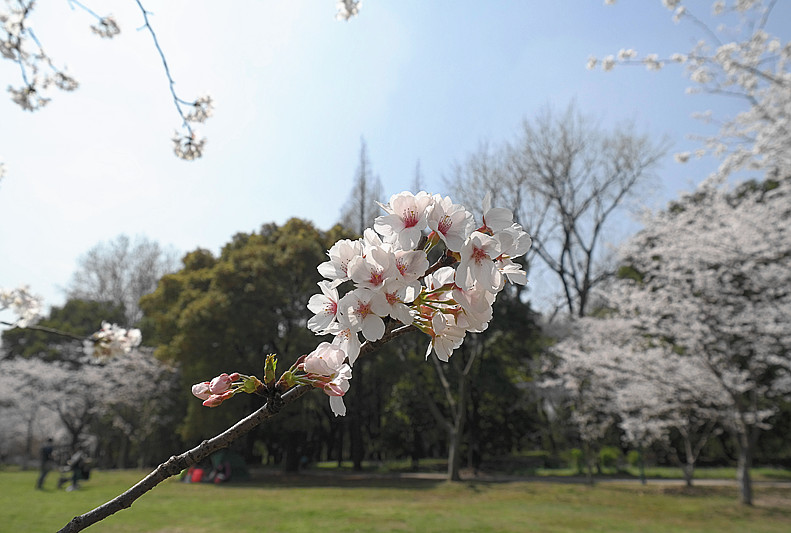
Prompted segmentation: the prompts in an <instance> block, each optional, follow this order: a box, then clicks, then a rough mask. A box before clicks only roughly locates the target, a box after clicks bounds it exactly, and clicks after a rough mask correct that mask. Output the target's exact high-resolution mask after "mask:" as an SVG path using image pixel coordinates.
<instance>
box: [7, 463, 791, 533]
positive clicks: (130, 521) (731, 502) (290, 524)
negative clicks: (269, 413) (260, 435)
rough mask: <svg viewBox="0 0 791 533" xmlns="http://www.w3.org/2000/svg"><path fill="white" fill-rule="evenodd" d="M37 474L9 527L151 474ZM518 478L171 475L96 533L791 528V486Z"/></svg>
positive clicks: (71, 509) (96, 499)
mask: <svg viewBox="0 0 791 533" xmlns="http://www.w3.org/2000/svg"><path fill="white" fill-rule="evenodd" d="M36 474H37V473H36V472H35V471H26V472H20V471H0V483H1V484H2V487H3V490H2V491H0V530H2V531H24V532H31V533H36V532H52V531H57V530H58V529H59V528H60V527H62V526H63V525H65V524H66V522H68V520H69V519H70V518H71V517H72V516H73V515H75V514H79V513H82V512H85V511H87V510H90V509H92V508H93V507H95V506H97V505H100V504H101V503H104V502H105V501H106V500H108V499H110V498H112V497H114V496H115V495H117V494H119V493H120V492H122V491H123V490H125V489H126V488H128V487H129V486H130V485H132V484H133V483H135V482H136V481H137V480H139V479H140V478H141V477H142V476H143V475H144V472H138V471H111V472H100V471H95V472H93V473H92V475H91V479H90V480H89V481H87V482H85V483H84V485H83V487H82V488H81V489H80V490H79V491H74V492H65V491H55V490H54V484H55V479H54V477H55V476H54V475H51V477H50V478H49V479H48V480H47V484H46V488H47V490H44V491H36V490H35V489H34V488H33V486H34V484H35V479H36ZM736 501H737V500H736V489H734V488H732V487H695V488H693V489H691V490H688V489H684V488H683V487H679V486H672V487H670V486H660V485H659V484H656V485H653V486H652V485H651V484H649V485H647V486H645V487H643V486H640V485H639V484H637V483H630V484H615V483H608V484H602V485H598V486H595V487H587V486H585V485H581V484H574V483H547V482H540V481H539V482H516V483H477V482H464V483H454V484H449V483H445V482H439V481H432V480H415V479H410V480H403V479H402V480H398V479H391V478H387V479H380V478H375V479H365V478H358V477H355V476H342V477H338V476H327V475H314V476H309V475H308V476H289V477H286V476H281V475H270V476H267V477H262V478H260V479H258V480H256V481H251V482H247V483H239V484H235V485H234V484H232V485H228V486H213V485H205V484H182V483H179V482H178V481H176V480H168V481H166V482H164V483H163V484H161V485H160V486H158V487H157V488H155V489H154V490H153V491H152V492H149V493H148V494H146V495H145V496H143V497H142V498H141V499H140V500H138V501H137V502H136V503H135V504H134V505H133V506H132V507H131V509H127V510H124V511H121V512H119V513H117V514H115V515H113V516H112V517H110V518H108V519H107V520H105V521H103V522H100V523H99V524H96V525H94V526H92V527H90V528H88V530H87V531H89V532H101V531H104V532H117V533H125V532H126V533H129V532H152V533H165V532H167V533H187V532H189V533H209V532H216V531H234V532H239V533H245V532H250V533H252V532H261V531H266V532H271V533H276V532H277V533H279V532H283V533H288V532H303V531H314V530H317V529H319V530H323V531H333V532H334V533H344V532H353V531H365V532H368V531H371V532H383V531H410V532H411V531H421V532H431V531H452V532H454V533H455V532H473V531H474V532H524V531H546V532H563V531H593V532H597V531H600V532H605V531H606V532H627V531H630V532H631V531H641V532H649V533H650V532H663V533H664V532H672V531H679V532H682V531H683V532H685V533H686V532H723V531H751V532H755V533H761V532H784V533H785V532H787V531H791V488H773V489H770V488H763V487H757V488H756V505H755V506H754V507H751V508H750V507H744V506H740V505H738V504H737V503H736Z"/></svg>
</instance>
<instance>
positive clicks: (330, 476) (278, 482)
mask: <svg viewBox="0 0 791 533" xmlns="http://www.w3.org/2000/svg"><path fill="white" fill-rule="evenodd" d="M446 483H447V481H445V480H442V479H435V478H413V477H401V476H398V475H392V474H372V473H370V472H359V473H349V472H321V471H312V470H308V471H304V472H300V473H287V472H280V471H274V470H272V471H270V470H263V471H262V470H258V471H252V472H251V476H250V479H249V480H245V481H231V482H229V483H224V484H222V485H220V486H221V487H229V488H230V487H240V488H249V487H264V488H266V487H277V488H284V487H290V488H327V487H334V488H367V487H368V488H377V489H381V488H392V489H409V490H421V489H422V490H430V489H433V488H435V487H437V486H439V485H443V484H446Z"/></svg>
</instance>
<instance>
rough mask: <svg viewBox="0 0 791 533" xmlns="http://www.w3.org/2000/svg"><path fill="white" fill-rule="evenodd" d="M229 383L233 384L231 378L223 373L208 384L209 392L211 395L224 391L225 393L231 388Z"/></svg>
mask: <svg viewBox="0 0 791 533" xmlns="http://www.w3.org/2000/svg"><path fill="white" fill-rule="evenodd" d="M231 383H233V380H232V379H231V376H229V375H228V374H226V373H225V372H223V373H222V374H220V375H219V376H217V377H216V378H214V379H213V380H211V383H210V384H209V391H210V392H211V393H212V394H222V393H224V392H225V391H227V390H228V389H229V388H231Z"/></svg>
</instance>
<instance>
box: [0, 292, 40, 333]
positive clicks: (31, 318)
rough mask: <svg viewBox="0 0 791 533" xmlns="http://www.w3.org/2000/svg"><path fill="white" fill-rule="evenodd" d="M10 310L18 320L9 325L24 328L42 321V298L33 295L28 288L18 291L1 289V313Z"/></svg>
mask: <svg viewBox="0 0 791 533" xmlns="http://www.w3.org/2000/svg"><path fill="white" fill-rule="evenodd" d="M4 309H10V310H11V312H12V313H14V314H15V315H16V316H17V317H18V318H17V320H16V321H14V322H13V323H6V324H8V325H12V326H16V327H19V328H24V327H27V326H32V325H34V324H35V323H36V322H38V321H39V320H40V319H41V298H40V297H38V296H35V295H33V294H32V293H31V292H30V289H29V288H28V287H27V286H22V287H17V288H16V289H4V288H2V287H0V311H3V310H4Z"/></svg>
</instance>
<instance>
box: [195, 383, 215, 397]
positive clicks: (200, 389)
mask: <svg viewBox="0 0 791 533" xmlns="http://www.w3.org/2000/svg"><path fill="white" fill-rule="evenodd" d="M209 385H210V383H209V382H208V381H204V382H203V383H196V384H195V385H193V386H192V394H193V395H194V396H195V397H196V398H200V399H201V400H206V399H208V398H209V396H211V391H210V390H209Z"/></svg>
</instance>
